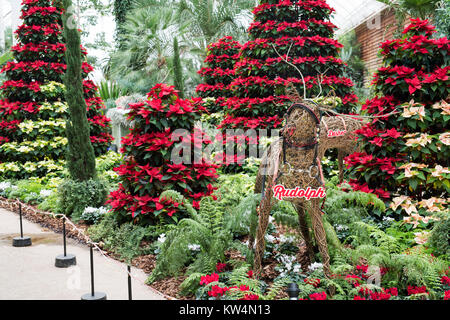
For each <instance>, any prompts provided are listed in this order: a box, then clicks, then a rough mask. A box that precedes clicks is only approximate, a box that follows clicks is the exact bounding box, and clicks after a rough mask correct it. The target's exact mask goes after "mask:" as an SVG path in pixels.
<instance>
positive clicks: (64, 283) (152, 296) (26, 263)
mask: <svg viewBox="0 0 450 320" xmlns="http://www.w3.org/2000/svg"><path fill="white" fill-rule="evenodd" d="M23 228H24V235H25V236H29V237H31V239H32V241H33V245H32V246H31V247H25V248H15V247H13V246H12V239H13V238H14V237H17V236H19V235H20V229H19V216H18V215H17V214H15V213H12V212H10V211H7V210H4V209H0V300H80V298H81V296H82V295H83V294H86V293H90V290H91V289H90V288H91V287H90V264H89V247H88V246H86V245H82V244H79V243H77V242H75V241H74V240H72V239H67V253H69V254H74V255H75V256H76V258H77V265H76V266H74V267H71V268H68V269H60V268H56V267H55V257H56V256H58V255H60V254H62V253H63V246H62V243H63V240H62V235H61V234H56V233H54V232H51V231H49V230H45V229H43V228H42V227H41V226H39V225H37V224H35V223H32V222H29V221H27V220H26V219H23ZM94 266H95V290H96V291H101V292H104V293H106V294H107V298H108V300H126V299H128V287H127V273H126V265H125V264H123V263H121V262H118V261H115V260H112V259H106V258H104V257H103V256H102V255H101V254H100V253H99V252H97V251H95V252H94ZM132 274H133V277H134V278H133V279H132V286H133V299H134V300H164V298H163V296H161V295H159V294H158V293H157V292H155V291H154V290H152V289H151V288H150V287H148V286H147V285H145V284H144V281H145V280H146V278H147V276H146V275H145V273H144V272H143V271H142V270H139V269H136V268H132Z"/></svg>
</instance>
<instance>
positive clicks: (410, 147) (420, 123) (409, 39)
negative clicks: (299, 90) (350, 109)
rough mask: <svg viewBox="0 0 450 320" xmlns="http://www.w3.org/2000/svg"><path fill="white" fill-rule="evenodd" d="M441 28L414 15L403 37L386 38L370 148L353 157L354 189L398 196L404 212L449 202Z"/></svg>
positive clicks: (448, 45) (446, 69) (397, 206)
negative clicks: (437, 31)
mask: <svg viewBox="0 0 450 320" xmlns="http://www.w3.org/2000/svg"><path fill="white" fill-rule="evenodd" d="M434 33H435V29H434V27H433V26H432V25H430V24H429V22H428V21H427V20H420V19H411V24H410V25H409V26H407V27H406V28H405V29H404V31H403V36H402V38H400V39H394V40H390V41H386V42H384V43H383V44H382V45H381V54H382V56H383V63H384V65H383V67H381V68H380V69H379V70H378V72H377V73H376V74H375V76H374V80H373V85H374V88H375V90H376V93H377V96H376V97H375V98H373V99H371V100H368V101H367V102H366V104H365V105H364V106H363V110H365V112H366V113H367V114H369V115H373V116H377V117H378V118H374V119H373V120H372V121H371V122H370V123H368V124H367V125H366V126H365V127H363V128H362V129H361V130H359V131H357V133H358V140H359V142H360V144H361V146H362V152H358V153H355V154H353V155H351V156H349V157H348V158H347V159H346V162H347V164H348V166H349V167H350V168H351V176H352V179H351V180H350V184H351V185H352V186H353V189H354V190H359V191H364V192H369V193H370V192H371V193H375V194H376V195H378V196H379V197H380V198H383V199H385V200H386V201H390V200H392V199H393V200H394V201H393V202H392V205H391V208H392V209H393V210H394V211H396V212H397V213H401V212H403V213H405V212H406V213H407V214H409V215H413V214H417V213H419V212H426V211H428V212H438V211H442V210H444V209H445V207H446V205H447V204H448V200H446V198H447V197H446V195H447V194H448V192H449V191H450V180H449V178H450V172H449V170H448V164H449V159H450V149H449V145H450V139H449V138H450V133H449V132H448V123H449V120H450V107H449V104H448V103H449V94H450V77H449V73H450V64H449V62H450V58H449V57H450V56H449V53H450V41H449V40H448V39H447V38H441V39H434V38H433V37H432V35H433V34H434ZM406 219H410V220H411V219H413V220H421V218H420V216H419V215H416V217H415V218H414V217H407V218H406ZM408 221H409V220H408ZM419 222H420V221H417V223H419Z"/></svg>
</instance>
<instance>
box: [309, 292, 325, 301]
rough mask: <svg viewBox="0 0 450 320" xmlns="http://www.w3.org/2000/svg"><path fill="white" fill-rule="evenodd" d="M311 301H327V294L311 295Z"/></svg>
mask: <svg viewBox="0 0 450 320" xmlns="http://www.w3.org/2000/svg"><path fill="white" fill-rule="evenodd" d="M309 299H310V300H327V294H326V293H325V292H320V293H312V294H310V295H309Z"/></svg>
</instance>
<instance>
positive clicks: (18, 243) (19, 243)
mask: <svg viewBox="0 0 450 320" xmlns="http://www.w3.org/2000/svg"><path fill="white" fill-rule="evenodd" d="M19 220H20V237H16V238H14V239H13V247H29V246H31V238H30V237H24V236H23V225H22V204H21V203H19Z"/></svg>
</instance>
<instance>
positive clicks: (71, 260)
mask: <svg viewBox="0 0 450 320" xmlns="http://www.w3.org/2000/svg"><path fill="white" fill-rule="evenodd" d="M63 242H64V254H60V255H59V256H57V257H56V259H55V267H57V268H68V267H70V266H75V265H76V264H77V258H76V257H75V256H74V255H73V254H67V244H66V217H63Z"/></svg>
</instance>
